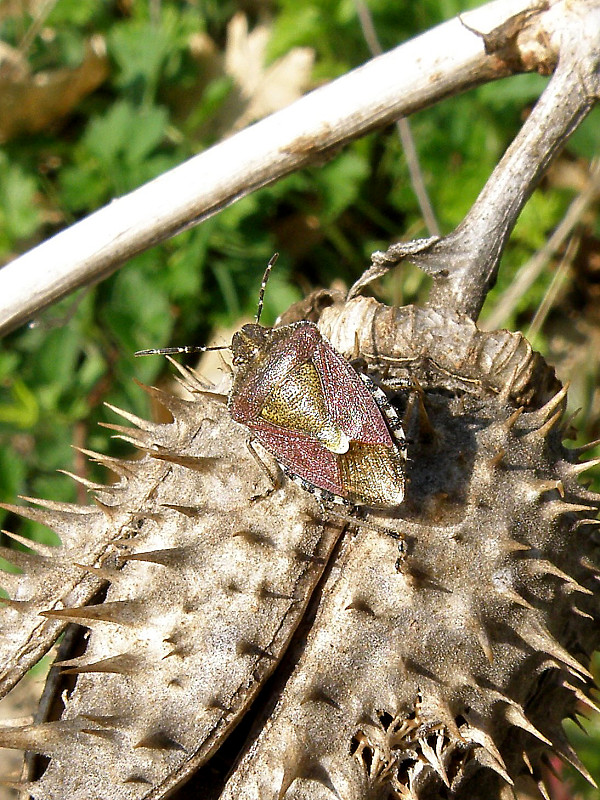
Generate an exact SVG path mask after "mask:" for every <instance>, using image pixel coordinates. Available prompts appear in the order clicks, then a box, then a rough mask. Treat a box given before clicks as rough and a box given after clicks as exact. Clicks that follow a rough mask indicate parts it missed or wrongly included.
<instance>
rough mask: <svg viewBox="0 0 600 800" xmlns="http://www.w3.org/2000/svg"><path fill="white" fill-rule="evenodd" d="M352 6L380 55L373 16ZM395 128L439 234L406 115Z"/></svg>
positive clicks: (424, 210)
mask: <svg viewBox="0 0 600 800" xmlns="http://www.w3.org/2000/svg"><path fill="white" fill-rule="evenodd" d="M354 6H355V8H356V13H357V14H358V20H359V22H360V27H361V28H362V32H363V36H364V37H365V41H366V43H367V46H368V48H369V50H370V51H371V55H373V56H378V55H381V53H382V52H383V50H382V49H381V44H380V43H379V38H378V37H377V32H376V30H375V26H374V25H373V18H372V16H371V12H370V10H369V8H368V7H367V5H366V4H365V3H364V2H363V0H354ZM396 130H397V131H398V136H399V137H400V142H401V144H402V149H403V150H404V155H405V157H406V166H407V167H408V173H409V175H410V182H411V184H412V187H413V191H414V193H415V196H416V198H417V202H418V203H419V208H420V209H421V214H422V215H423V219H424V220H425V226H426V227H427V230H428V231H429V234H430V235H431V236H439V235H440V226H439V225H438V221H437V219H436V216H435V211H434V210H433V206H432V205H431V200H430V199H429V195H428V194H427V187H426V186H425V179H424V178H423V173H422V171H421V164H420V163H419V156H418V153H417V148H416V147H415V140H414V137H413V135H412V130H411V127H410V122H409V121H408V120H407V119H406V117H400V119H399V120H396Z"/></svg>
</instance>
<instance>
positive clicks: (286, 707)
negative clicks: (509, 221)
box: [0, 294, 600, 800]
mask: <svg viewBox="0 0 600 800" xmlns="http://www.w3.org/2000/svg"><path fill="white" fill-rule="evenodd" d="M328 302H331V305H330V306H329V307H327V304H328ZM314 309H318V310H319V311H318V312H316V311H314ZM299 316H300V317H302V318H311V319H314V320H316V319H317V317H318V323H319V328H320V330H321V332H322V333H323V334H324V335H325V336H326V337H327V339H328V340H329V341H330V342H331V344H332V346H333V347H334V348H335V349H336V350H337V351H338V352H339V353H340V354H341V355H342V356H344V357H346V358H348V359H350V358H356V356H357V355H358V356H359V357H360V359H361V361H362V364H361V368H363V369H365V370H366V371H367V372H368V373H369V374H370V375H371V377H372V378H373V379H374V380H375V381H376V382H378V383H379V385H381V386H383V387H384V388H386V391H387V393H388V396H389V397H390V398H391V400H392V402H393V403H394V404H396V406H397V407H398V410H399V411H400V412H401V414H402V416H403V417H404V419H405V425H406V434H407V438H408V441H409V447H408V463H407V478H408V482H407V485H406V496H405V499H404V502H403V503H402V505H401V506H400V507H399V508H397V509H394V510H393V512H391V511H388V510H378V511H377V512H376V517H375V518H376V520H377V523H378V525H379V527H380V528H381V529H379V528H378V527H377V526H375V525H374V524H373V523H372V522H371V520H372V516H371V517H369V518H368V519H363V520H358V525H355V526H353V525H349V526H347V529H346V530H344V531H342V532H341V528H342V522H343V521H342V520H340V519H339V518H337V517H332V518H331V519H329V520H326V519H325V520H324V519H323V517H322V511H321V509H319V507H318V505H317V503H316V502H315V500H314V499H313V498H312V497H311V496H310V495H309V494H308V493H306V492H303V491H302V490H301V489H300V488H298V487H297V486H296V485H294V484H293V483H292V482H291V481H284V482H283V484H282V487H281V488H280V489H278V490H277V491H275V492H272V493H271V494H269V495H268V496H264V497H262V498H259V499H258V500H251V498H253V497H255V496H256V495H257V494H259V495H260V494H261V492H263V493H265V492H266V490H267V489H269V486H267V485H266V483H267V482H266V479H265V476H264V474H263V472H262V471H261V470H260V468H259V467H258V465H257V464H256V462H255V460H254V459H253V458H252V457H251V456H250V454H249V453H248V452H247V449H246V447H245V446H244V440H245V437H246V432H245V428H243V427H242V426H240V425H238V424H237V423H235V422H234V421H233V420H232V419H231V417H230V415H229V414H228V412H227V409H226V408H225V406H224V405H223V404H220V403H219V402H218V401H216V400H215V399H214V398H213V397H211V396H207V395H206V394H205V393H204V392H203V389H204V387H203V386H202V385H201V383H200V382H199V381H198V380H197V379H196V378H195V377H194V375H193V373H191V372H189V371H186V370H182V371H183V372H184V374H185V377H184V382H185V384H186V386H187V388H188V389H189V390H190V391H191V392H192V399H191V400H181V399H178V398H175V397H173V396H171V395H167V394H164V393H158V392H157V391H156V390H152V391H153V392H154V394H155V395H156V396H157V397H158V399H160V401H161V402H162V403H163V404H164V405H165V406H166V407H167V408H168V409H169V410H170V412H171V414H172V416H173V422H172V423H170V424H164V425H160V424H155V423H150V422H146V421H143V420H140V419H137V418H135V417H133V416H132V415H129V414H127V413H126V412H120V413H122V414H123V415H124V416H125V417H126V418H127V419H128V420H129V421H130V422H131V423H133V424H134V425H136V426H137V430H131V429H128V428H121V427H120V426H115V427H116V429H117V433H118V435H119V436H121V437H123V438H125V439H127V440H128V441H131V442H133V443H134V444H135V445H136V446H137V447H138V448H139V449H140V450H141V451H142V452H143V454H144V455H143V457H142V458H141V459H140V460H132V461H128V462H112V467H113V468H114V469H115V470H117V471H118V472H119V473H120V475H121V478H120V481H119V482H118V483H117V484H115V485H112V486H107V487H91V488H92V491H94V493H95V496H96V498H97V506H96V507H95V508H94V507H92V508H91V509H81V508H78V507H77V506H70V507H66V506H59V505H57V504H51V505H50V506H49V507H48V506H47V507H46V508H45V509H43V510H34V509H29V510H23V513H25V514H26V515H29V516H35V518H36V519H38V520H41V521H44V522H45V523H46V524H48V525H50V526H51V527H53V528H54V530H56V531H57V533H58V534H59V536H60V537H61V539H62V542H63V546H62V547H61V548H56V549H53V548H40V549H38V552H37V553H30V554H23V553H21V554H19V555H17V556H13V558H15V559H17V560H19V564H18V565H19V566H20V567H21V568H22V569H23V570H24V574H23V575H21V576H18V577H14V576H6V581H5V584H6V585H7V586H8V588H9V590H10V593H11V598H12V599H11V601H9V602H8V603H7V608H6V610H5V612H4V614H3V627H2V639H1V640H0V641H1V645H0V647H1V648H2V653H3V665H4V673H5V675H6V677H5V684H6V685H9V684H12V683H14V682H15V681H16V680H18V677H19V675H20V674H22V671H23V670H24V669H26V668H27V666H28V665H29V664H30V663H31V662H32V661H33V660H34V659H35V658H37V657H39V654H40V653H41V652H42V651H43V650H44V649H47V647H48V646H49V643H50V642H51V641H52V640H53V639H54V638H56V636H57V635H58V632H59V631H60V630H62V629H63V628H64V626H65V624H66V623H67V622H69V621H72V622H76V623H78V624H79V625H83V626H85V627H86V628H87V629H89V634H88V635H87V638H86V641H85V651H84V652H83V654H78V655H73V657H71V658H69V659H68V660H67V661H66V663H65V662H63V669H64V672H66V673H69V674H70V676H71V678H72V679H73V678H74V680H75V683H74V685H72V686H71V687H70V689H69V691H68V692H67V693H66V694H65V695H64V708H63V710H62V712H61V715H60V718H58V719H48V720H47V721H45V722H43V721H40V722H39V723H37V724H36V725H32V726H27V727H24V728H23V727H22V728H12V729H2V730H0V744H1V745H3V746H8V747H21V748H24V749H28V750H31V751H34V752H36V753H40V754H43V755H44V756H46V760H45V761H44V762H43V764H42V766H41V768H40V769H39V771H38V773H37V774H36V773H35V772H34V771H31V772H30V774H29V776H28V777H27V778H26V779H25V780H24V781H23V784H24V785H25V788H27V790H28V791H29V792H30V793H31V795H32V796H33V797H34V798H36V800H42V799H43V800H46V799H47V798H63V797H65V798H66V797H69V798H74V800H89V798H90V797H94V798H102V800H108V798H111V799H112V798H114V799H115V800H121V798H123V800H125V799H127V800H132V799H133V800H142V798H160V797H163V796H166V794H168V793H169V792H171V791H172V790H173V788H174V787H175V786H176V785H177V784H178V783H179V782H181V781H183V780H185V779H186V778H188V777H189V776H190V775H192V774H193V773H194V772H195V771H197V770H198V769H199V767H200V766H201V765H202V764H204V763H207V767H206V768H205V769H204V770H202V771H200V772H199V773H198V775H197V776H196V778H195V781H196V783H195V793H196V794H197V795H198V796H202V797H203V798H204V797H206V798H216V797H221V798H223V800H225V799H226V800H233V798H236V800H250V798H252V799H253V800H258V798H260V800H283V799H284V798H285V800H300V798H302V799H303V800H325V798H338V799H339V798H343V800H375V799H377V800H389V799H390V798H400V799H401V800H408V799H410V800H416V799H417V798H422V799H423V800H425V798H427V800H431V798H442V797H446V798H447V797H454V798H459V799H462V798H465V800H466V798H469V800H478V798H481V799H482V800H483V798H485V799H486V800H490V798H495V797H498V798H504V797H507V798H508V797H512V796H513V795H512V792H513V788H516V789H517V790H518V791H520V790H525V789H529V788H530V787H531V786H532V785H533V786H535V784H537V785H538V787H539V788H540V791H541V792H542V794H544V792H545V791H546V790H545V787H544V784H543V766H544V763H545V760H546V759H547V757H548V756H549V755H550V754H552V753H558V754H559V755H560V756H561V757H562V758H564V759H566V760H567V761H570V762H571V763H575V765H576V766H578V768H579V769H581V770H582V771H583V772H584V774H585V770H584V769H583V767H582V766H581V765H580V764H579V762H578V761H577V757H576V755H575V754H574V753H573V751H572V750H571V748H570V746H569V745H568V743H567V741H566V739H565V736H564V733H563V731H562V726H561V722H562V720H563V719H564V718H565V717H568V716H570V715H572V714H573V713H574V712H575V710H576V706H577V704H578V703H580V702H583V703H586V704H588V705H590V706H592V705H593V704H592V701H591V699H590V693H591V689H592V686H593V683H592V679H591V676H590V674H589V672H588V665H589V657H590V654H591V652H592V651H593V650H594V649H595V648H596V647H597V646H598V639H599V636H600V633H599V631H600V627H599V625H598V604H597V599H596V597H595V596H594V594H593V593H594V592H595V590H596V588H597V580H598V575H599V574H600V573H599V571H598V559H597V550H596V543H597V540H596V538H595V537H596V535H597V526H598V522H597V520H596V513H597V509H598V503H599V500H600V498H599V497H598V496H597V495H596V494H593V493H591V492H590V491H588V490H587V489H586V488H584V487H583V486H582V485H581V484H580V482H579V480H578V476H579V474H580V473H581V472H582V471H584V470H585V469H587V468H588V467H589V466H590V464H591V463H592V462H588V463H585V462H580V461H579V458H580V455H581V452H580V451H575V450H568V449H566V448H565V447H564V445H563V443H562V440H563V438H564V436H565V433H566V427H568V423H567V422H566V420H565V415H564V411H565V394H566V392H565V389H564V388H562V387H561V386H560V384H559V383H558V381H557V380H556V378H555V376H554V372H553V370H552V369H550V368H549V367H548V366H547V365H546V364H545V363H544V361H543V359H542V358H541V357H540V356H539V355H538V354H536V353H534V352H533V351H532V350H531V348H530V346H529V344H528V343H527V342H526V340H525V339H523V337H522V336H520V335H519V334H511V333H508V332H506V331H501V332H491V333H483V332H481V331H479V330H478V329H477V327H476V325H475V324H474V323H473V322H472V321H471V320H470V319H468V318H467V317H465V316H463V315H461V314H458V313H456V312H450V311H443V310H436V309H433V308H425V309H418V308H411V307H409V308H403V309H391V308H386V307H384V306H381V305H379V304H378V303H376V302H375V301H374V300H366V299H363V298H356V299H354V300H353V301H351V302H349V303H347V304H341V303H337V302H332V299H331V298H330V297H329V296H326V295H324V294H318V295H315V296H313V297H312V298H311V299H310V301H309V302H308V303H307V302H304V303H303V305H302V306H301V310H300V311H298V309H297V308H293V309H292V310H291V311H290V313H289V314H288V315H286V318H285V319H284V320H283V321H284V322H285V323H290V322H293V321H295V320H296V319H298V317H299ZM407 372H409V373H410V378H411V379H412V380H413V382H414V385H415V387H416V390H415V391H414V392H412V393H410V394H408V395H407V393H406V391H402V392H397V391H395V390H394V387H395V386H396V385H397V383H398V382H399V381H400V382H401V383H405V379H406V377H407ZM263 456H264V458H265V459H266V461H267V463H268V465H269V467H270V468H273V469H275V464H274V463H270V461H269V458H270V457H269V455H268V454H267V453H264V454H263ZM98 458H99V459H100V460H101V461H104V462H105V463H107V460H106V459H104V458H103V457H102V456H98ZM109 465H111V464H110V463H109ZM370 524H373V527H370ZM386 527H389V528H391V529H393V530H395V531H397V532H399V533H400V534H402V536H403V538H404V540H405V543H406V552H405V554H404V556H403V558H402V559H401V560H399V559H398V550H397V542H395V541H394V539H393V538H392V537H391V536H389V535H387V534H386V533H385V529H386ZM102 584H104V585H105V586H106V589H105V596H104V597H102V598H99V599H97V600H96V601H95V603H94V605H88V604H87V603H88V601H89V599H90V598H91V597H92V596H93V594H94V593H95V592H96V591H97V589H98V587H99V586H100V585H102ZM40 612H43V615H42V616H39V615H40ZM38 642H39V643H38ZM273 671H275V676H274V680H272V681H269V682H268V683H266V680H267V678H268V676H269V675H271V673H273ZM261 688H264V691H263V692H261V693H260V694H259V690H260V689H261ZM59 691H60V690H59ZM253 701H254V702H253ZM242 717H245V718H246V720H247V721H248V724H247V725H246V723H244V728H243V729H240V731H241V732H240V733H239V735H238V733H236V734H235V735H234V736H232V737H229V739H228V740H227V741H226V737H227V735H228V734H229V733H230V732H231V730H232V729H233V727H234V726H235V725H236V723H237V722H238V721H239V720H240V719H241V718H242ZM252 722H254V725H253V726H252V727H251V725H250V723H252ZM219 748H220V752H219V753H217V755H215V752H216V751H217V750H218V749H219ZM230 768H231V773H230V776H229V777H228V778H227V780H226V775H227V773H228V772H229V770H230ZM189 791H190V792H192V791H194V790H193V789H190V790H189Z"/></svg>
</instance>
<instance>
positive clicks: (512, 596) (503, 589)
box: [493, 581, 535, 611]
mask: <svg viewBox="0 0 600 800" xmlns="http://www.w3.org/2000/svg"><path fill="white" fill-rule="evenodd" d="M493 585H494V588H495V589H496V591H497V592H498V594H501V595H502V596H503V597H505V598H506V599H507V600H511V601H512V602H513V603H516V604H517V605H518V606H521V607H522V608H527V609H529V610H530V611H535V608H534V607H533V606H532V605H531V603H529V602H528V601H527V600H525V598H524V597H521V595H520V594H519V593H518V592H516V591H515V590H514V589H513V588H511V587H510V586H507V584H506V583H504V582H503V581H493Z"/></svg>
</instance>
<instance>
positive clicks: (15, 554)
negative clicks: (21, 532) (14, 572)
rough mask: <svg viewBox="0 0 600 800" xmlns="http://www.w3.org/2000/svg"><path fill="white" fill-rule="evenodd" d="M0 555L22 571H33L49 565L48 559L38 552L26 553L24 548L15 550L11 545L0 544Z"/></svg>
mask: <svg viewBox="0 0 600 800" xmlns="http://www.w3.org/2000/svg"><path fill="white" fill-rule="evenodd" d="M0 556H1V557H2V558H5V559H6V560H7V561H8V562H9V563H10V564H12V565H13V566H15V567H17V569H20V570H22V571H23V572H28V571H31V572H35V571H36V570H39V569H40V567H41V568H44V567H49V561H48V559H47V558H44V556H41V555H40V554H39V553H32V552H28V553H26V552H25V551H24V550H15V548H13V547H5V546H4V545H0Z"/></svg>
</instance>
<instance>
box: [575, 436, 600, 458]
mask: <svg viewBox="0 0 600 800" xmlns="http://www.w3.org/2000/svg"><path fill="white" fill-rule="evenodd" d="M598 445H600V439H594V441H593V442H588V443H587V444H583V445H581V447H573V448H570V449H569V453H571V454H572V455H573V456H574V457H576V458H579V456H583V455H585V453H589V451H590V450H593V449H594V448H595V447H598Z"/></svg>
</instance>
